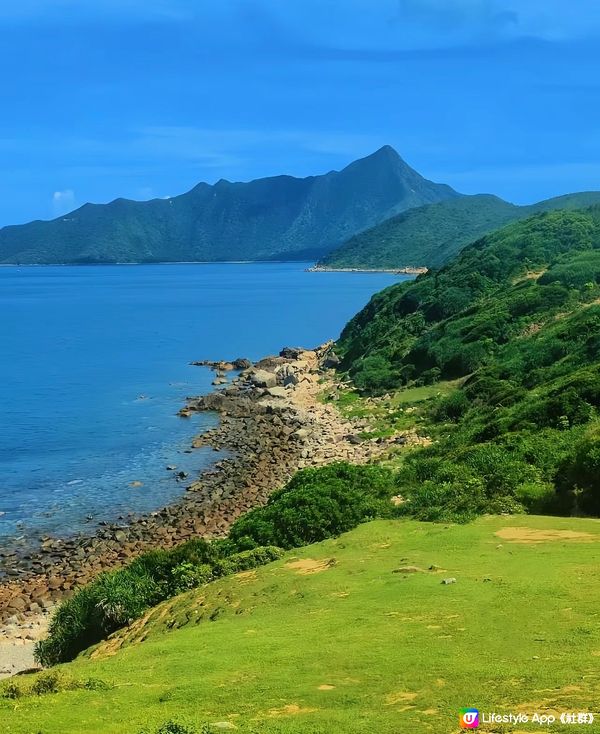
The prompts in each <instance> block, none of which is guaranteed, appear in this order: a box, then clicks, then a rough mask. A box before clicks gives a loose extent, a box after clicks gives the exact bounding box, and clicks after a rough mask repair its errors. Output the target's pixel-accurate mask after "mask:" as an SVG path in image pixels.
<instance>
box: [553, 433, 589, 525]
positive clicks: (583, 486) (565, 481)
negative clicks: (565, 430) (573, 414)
mask: <svg viewBox="0 0 600 734" xmlns="http://www.w3.org/2000/svg"><path fill="white" fill-rule="evenodd" d="M556 485H557V487H558V491H559V495H560V497H561V499H562V501H563V502H564V503H565V504H566V505H567V506H568V507H569V508H570V509H571V510H572V511H579V510H581V511H583V512H585V513H586V514H589V515H595V516H598V515H600V428H598V427H596V428H595V429H594V430H592V431H591V432H590V433H588V434H587V435H586V436H585V437H584V438H583V439H582V440H581V441H580V442H579V443H578V444H577V445H576V446H575V448H574V449H573V452H572V453H571V455H570V456H568V457H567V458H566V459H565V460H564V461H563V462H562V464H561V465H560V467H559V469H558V471H557V476H556Z"/></svg>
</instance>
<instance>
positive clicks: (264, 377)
mask: <svg viewBox="0 0 600 734" xmlns="http://www.w3.org/2000/svg"><path fill="white" fill-rule="evenodd" d="M249 380H250V382H251V383H252V384H253V385H254V386H255V387H266V388H269V387H275V386H276V385H277V376H276V375H275V374H274V373H273V372H267V371H266V370H254V372H251V373H250V375H249Z"/></svg>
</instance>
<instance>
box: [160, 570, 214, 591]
mask: <svg viewBox="0 0 600 734" xmlns="http://www.w3.org/2000/svg"><path fill="white" fill-rule="evenodd" d="M171 577H172V578H171V583H170V591H171V593H172V594H173V596H175V595H176V594H181V593H182V592H184V591H189V589H195V588H196V587H198V586H202V584H207V583H208V582H209V581H211V580H212V578H213V568H212V566H209V565H208V563H202V564H200V565H198V566H196V565H194V564H193V563H189V562H186V563H180V564H179V565H178V566H175V568H172V569H171Z"/></svg>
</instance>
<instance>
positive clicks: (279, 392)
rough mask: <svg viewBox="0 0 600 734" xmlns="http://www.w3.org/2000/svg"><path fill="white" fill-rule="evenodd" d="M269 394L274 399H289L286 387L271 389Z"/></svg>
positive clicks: (268, 391)
mask: <svg viewBox="0 0 600 734" xmlns="http://www.w3.org/2000/svg"><path fill="white" fill-rule="evenodd" d="M267 394H268V395H270V396H271V397H272V398H285V397H287V390H286V389H285V387H270V388H269V389H268V390H267Z"/></svg>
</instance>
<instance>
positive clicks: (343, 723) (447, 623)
mask: <svg viewBox="0 0 600 734" xmlns="http://www.w3.org/2000/svg"><path fill="white" fill-rule="evenodd" d="M599 541H600V525H599V523H598V521H595V520H584V519H559V518H542V517H487V518H482V519H480V520H478V521H476V522H475V523H472V524H470V525H464V526H456V525H455V526H448V525H435V524H428V523H419V522H414V521H377V522H373V523H368V524H366V525H362V526H360V527H359V528H357V529H356V530H354V531H352V532H350V533H348V534H346V535H343V536H341V537H340V538H338V539H336V540H329V541H326V542H324V543H320V544H318V545H313V546H308V547H306V548H303V549H301V550H298V551H293V552H290V553H288V555H287V556H286V557H284V558H283V559H282V560H281V561H278V562H275V563H273V564H270V565H269V566H265V567H262V568H260V569H257V570H256V571H255V572H250V573H245V574H239V575H237V576H233V577H229V578H226V579H223V580H221V581H218V582H216V583H214V584H211V585H209V586H207V587H203V588H201V589H198V590H194V591H191V592H189V593H187V594H185V595H183V596H180V597H177V598H176V599H174V600H172V601H170V602H167V603H165V604H164V605H162V606H159V607H157V608H156V609H155V610H153V611H152V612H151V613H150V615H149V616H148V618H147V619H146V620H145V621H144V622H143V623H137V624H136V625H134V626H133V627H132V628H131V629H130V630H128V631H126V632H124V633H121V634H120V635H119V636H117V637H115V638H113V639H112V640H109V641H108V642H107V643H103V644H102V645H100V646H99V647H98V648H97V650H95V651H94V652H92V654H91V655H88V656H85V657H81V658H79V659H78V660H77V661H75V662H74V663H71V664H68V665H64V666H61V667H60V668H57V669H55V670H54V671H52V672H51V673H45V674H42V675H36V676H31V677H25V678H21V679H16V684H17V686H19V692H20V693H21V694H22V695H21V696H20V697H18V698H13V699H7V698H0V727H1V729H2V731H3V732H5V733H6V734H31V732H40V733H43V734H82V732H94V733H95V732H102V734H138V732H141V731H147V732H155V731H156V730H157V728H158V726H159V725H161V724H162V723H164V722H166V721H169V720H175V721H178V722H180V723H181V724H186V725H187V726H188V727H190V728H189V729H186V730H185V731H191V730H192V727H193V730H194V731H196V732H198V733H200V732H219V731H222V730H228V729H231V731H239V732H240V733H241V734H243V733H247V734H250V733H252V734H296V733H297V734H326V733H327V734H329V733H330V732H340V734H359V733H360V734H363V733H364V732H365V731H373V732H378V733H380V734H396V732H414V734H420V733H421V732H423V733H426V732H431V733H432V734H438V733H439V732H454V731H458V710H459V709H460V708H462V707H466V706H475V707H478V708H479V709H480V710H481V711H496V712H499V713H509V712H511V711H512V712H515V713H518V712H524V713H528V714H529V715H532V714H534V713H535V712H538V713H540V714H546V715H548V714H550V713H554V714H556V712H559V713H560V712H563V711H588V710H589V709H590V708H593V707H594V701H597V700H598V696H599V695H600V673H599V671H598V664H597V660H598V655H599V654H600V632H599V629H598V625H596V624H595V623H594V622H593V620H594V619H595V615H596V612H597V608H598V604H599V603H600V598H599V596H598V589H599V588H600V586H599V584H598V581H599V578H598V573H599V571H598V569H599V568H600V564H599V560H600V558H599V550H600V544H599ZM450 577H451V578H455V579H456V583H455V584H450V585H444V584H442V583H441V581H442V579H445V578H450ZM582 579H585V581H582ZM532 610H535V613H534V614H533V613H532ZM55 671H58V673H59V676H61V677H59V679H58V680H56V679H52V678H50V676H51V675H54V674H55ZM40 679H41V681H42V682H41V683H39V682H38V681H40ZM76 684H79V686H80V687H79V688H76V687H75V685H76ZM6 685H7V684H6V683H4V685H3V686H2V690H5V689H6ZM32 688H33V689H35V690H36V691H38V693H37V694H36V693H32V692H30V691H31V689H32ZM48 689H49V690H50V692H47V691H48ZM53 690H55V691H57V692H52V691H53ZM205 725H208V726H205ZM203 727H204V728H203ZM234 727H235V728H234ZM481 729H482V730H483V731H489V732H491V731H506V732H508V731H513V730H514V729H513V728H506V729H504V730H502V729H497V728H492V727H483V726H482V727H481ZM539 729H540V727H539V726H531V725H526V726H521V727H520V728H519V730H523V731H530V730H531V731H534V730H535V731H537V730H539ZM572 729H573V727H569V726H561V725H560V723H558V724H555V725H553V726H552V731H553V732H567V731H571V730H572ZM585 730H586V731H596V730H597V728H594V727H585ZM169 731H170V732H172V731H175V730H174V729H169ZM182 731H183V730H182Z"/></svg>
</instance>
